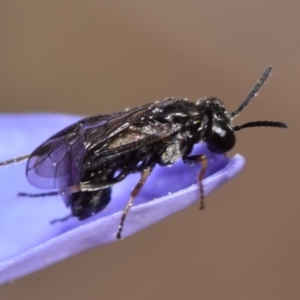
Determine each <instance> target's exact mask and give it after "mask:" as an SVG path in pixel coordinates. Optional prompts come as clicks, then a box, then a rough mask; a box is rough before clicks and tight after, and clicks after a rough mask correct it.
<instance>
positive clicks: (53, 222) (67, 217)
mask: <svg viewBox="0 0 300 300" xmlns="http://www.w3.org/2000/svg"><path fill="white" fill-rule="evenodd" d="M70 218H72V215H67V216H65V217H63V218H60V219H54V220H52V221H50V224H51V225H53V224H55V223H58V222H65V221H67V220H69V219H70Z"/></svg>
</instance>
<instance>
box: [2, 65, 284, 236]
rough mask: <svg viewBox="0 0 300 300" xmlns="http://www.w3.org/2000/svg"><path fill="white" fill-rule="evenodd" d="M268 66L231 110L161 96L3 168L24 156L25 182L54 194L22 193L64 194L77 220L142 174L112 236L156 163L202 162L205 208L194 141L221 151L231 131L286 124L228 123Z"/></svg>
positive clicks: (82, 124)
mask: <svg viewBox="0 0 300 300" xmlns="http://www.w3.org/2000/svg"><path fill="white" fill-rule="evenodd" d="M271 70H272V68H271V67H268V68H267V69H266V70H265V71H264V73H263V75H262V76H261V78H260V79H259V80H258V82H257V83H256V85H255V86H254V87H253V88H252V90H251V91H250V93H249V94H248V96H247V97H246V99H245V100H244V101H243V102H242V104H241V105H240V107H239V108H238V109H237V110H235V111H233V112H232V113H228V112H227V110H226V108H225V106H224V105H223V103H222V102H221V100H219V99H217V98H214V97H205V98H201V99H199V100H197V101H196V102H191V101H189V100H188V99H184V98H175V97H171V98H166V99H164V100H161V101H155V102H153V103H149V104H146V105H142V106H139V107H136V108H132V109H127V110H125V111H121V112H117V113H112V114H105V115H97V116H91V117H88V118H85V119H82V120H80V121H78V122H76V123H75V124H73V125H71V126H68V127H67V128H65V129H63V130H61V131H60V132H58V133H56V134H55V135H53V136H51V137H50V138H49V139H48V140H46V141H45V142H44V143H43V144H41V145H40V146H39V147H38V148H37V149H36V150H34V151H33V152H32V153H31V154H28V155H24V156H20V157H17V158H15V159H11V160H7V161H5V162H2V163H0V166H1V165H7V164H11V163H15V162H19V161H22V160H25V159H28V162H27V166H26V176H27V179H28V181H29V183H30V184H32V185H33V186H35V187H37V188H41V189H56V191H55V192H50V193H43V194H25V193H20V195H22V196H32V197H39V196H48V195H62V196H63V197H64V200H65V202H66V205H67V206H68V207H70V210H71V216H73V217H77V218H78V219H79V220H84V219H86V218H89V217H91V216H93V215H95V214H97V213H98V212H100V211H102V210H103V209H104V208H105V207H106V206H107V205H108V203H109V202H110V200H111V189H112V186H113V185H114V184H116V183H118V182H120V181H122V180H124V179H125V178H126V176H127V175H129V174H131V173H140V179H139V181H138V182H137V184H136V186H135V187H134V188H133V190H132V192H131V194H130V197H129V200H128V203H127V205H126V207H125V208H124V211H123V214H122V217H121V219H120V223H119V228H118V231H117V234H116V237H117V238H118V239H120V238H121V236H122V230H123V226H124V222H125V219H126V215H127V214H128V213H129V210H130V207H131V206H132V205H133V202H134V199H135V197H136V196H137V195H138V194H139V192H140V190H141V188H142V187H143V185H144V183H145V182H146V180H147V178H148V177H149V176H150V174H151V172H152V170H153V168H154V167H155V166H156V165H160V166H168V165H172V164H173V163H174V162H176V161H177V160H178V159H180V158H181V159H182V160H183V162H184V163H185V164H187V165H195V164H199V163H200V164H201V165H202V168H201V169H200V171H199V173H198V178H197V179H198V182H199V189H200V203H201V208H203V199H204V190H203V186H202V179H203V177H204V174H205V170H206V167H207V163H208V161H207V158H206V156H205V155H203V154H201V153H199V155H190V153H191V152H192V149H193V146H194V145H195V144H197V143H199V142H200V141H204V142H205V143H206V144H207V147H208V148H209V149H210V151H211V152H212V153H221V154H222V153H224V154H225V153H226V152H228V151H229V150H231V149H232V148H233V147H234V144H235V133H234V132H235V131H238V130H241V129H244V128H247V127H258V126H269V127H279V128H287V127H288V125H287V124H286V123H284V122H278V121H254V122H249V123H245V124H242V125H237V126H232V120H233V119H234V118H235V117H236V116H237V115H238V114H239V113H240V112H241V111H242V110H243V109H244V108H245V107H246V106H247V105H248V103H249V102H250V100H251V99H253V97H254V96H255V95H256V94H257V92H258V90H259V89H260V88H261V86H262V85H263V84H264V82H265V81H266V79H267V78H268V76H269V75H270V73H271ZM67 218H68V217H67ZM67 218H64V219H67ZM64 219H61V221H63V220H64Z"/></svg>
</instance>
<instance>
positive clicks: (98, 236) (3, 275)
mask: <svg viewBox="0 0 300 300" xmlns="http://www.w3.org/2000/svg"><path fill="white" fill-rule="evenodd" d="M78 119H80V117H78V116H65V115H47V114H32V115H2V116H1V117H0V141H1V149H0V161H3V160H6V159H10V158H12V157H16V156H20V155H23V154H27V153H31V152H32V151H33V150H34V149H35V148H36V147H37V146H39V144H41V143H42V142H43V141H44V140H46V139H47V138H48V137H50V136H51V135H52V134H54V133H56V132H57V131H59V130H60V129H62V128H64V127H66V126H68V125H70V124H71V123H74V122H75V121H77V120H78ZM194 152H195V153H201V154H207V155H208V157H211V153H210V152H209V151H208V150H207V149H206V147H205V145H204V144H199V145H198V146H197V147H195V149H194ZM244 163H245V161H244V158H243V157H241V156H239V155H236V156H234V157H233V158H227V157H225V156H224V155H215V154H214V155H213V157H212V158H211V159H210V161H209V165H208V171H207V172H206V178H205V180H204V181H203V185H204V191H205V194H206V196H207V195H208V194H209V193H211V192H212V191H214V190H215V189H217V188H218V187H220V186H221V185H223V184H224V183H226V182H227V181H229V180H230V179H232V178H233V177H234V176H236V175H237V174H238V173H239V172H240V170H241V169H242V167H243V165H244ZM198 171H199V166H193V167H190V166H186V165H184V164H183V163H182V162H181V161H179V162H177V163H176V164H174V165H173V166H172V167H171V168H161V167H156V168H155V169H154V171H153V174H151V176H150V178H149V179H148V181H147V182H146V184H145V186H144V187H143V189H142V191H141V193H140V195H139V196H138V197H137V199H136V201H135V206H134V207H132V209H131V210H130V212H129V214H128V216H127V218H126V222H125V226H124V230H123V237H127V236H129V235H131V234H133V233H135V232H138V231H140V230H142V229H144V228H146V227H148V226H150V225H152V224H154V223H156V222H159V221H160V220H162V219H163V218H165V217H167V216H170V215H172V214H173V213H175V212H178V211H180V210H182V209H184V208H186V207H188V206H189V205H191V204H193V203H195V202H199V187H198V185H197V183H196V175H197V172H198ZM138 179H139V174H134V175H130V176H129V177H127V178H126V180H124V181H123V182H121V183H119V184H117V185H116V186H114V188H113V194H112V200H111V202H110V204H109V205H108V206H107V208H106V209H105V210H104V211H102V212H101V213H99V214H97V215H96V216H95V217H93V218H90V219H88V220H86V221H85V222H79V221H77V220H76V219H75V218H72V219H70V220H68V221H66V222H61V223H56V224H54V225H51V224H50V221H51V220H54V219H57V218H61V217H64V216H66V215H68V214H69V213H70V212H69V210H68V208H66V207H65V206H64V203H63V201H62V200H61V199H60V197H43V198H26V197H25V198H24V197H17V196H16V195H17V192H29V193H35V192H41V190H37V189H35V188H33V187H31V186H30V185H29V183H28V182H27V180H26V176H25V163H20V164H16V165H10V166H7V167H3V168H1V169H0V185H1V198H0V284H3V283H5V282H8V281H10V280H14V279H16V278H19V277H21V276H24V275H26V274H29V273H32V272H34V271H36V270H39V269H42V268H45V267H46V266H49V265H51V264H54V263H56V262H58V261H60V260H63V259H66V258H68V257H71V256H74V255H76V254H77V253H80V252H82V251H85V250H87V249H91V248H93V247H96V246H100V245H104V244H107V243H110V242H114V241H116V238H115V234H116V231H117V228H118V225H119V222H120V217H121V214H122V210H123V209H124V207H125V205H126V203H127V201H128V196H129V194H130V191H131V189H132V187H133V186H134V185H135V184H136V182H137V181H138Z"/></svg>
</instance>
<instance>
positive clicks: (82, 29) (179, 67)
mask: <svg viewBox="0 0 300 300" xmlns="http://www.w3.org/2000/svg"><path fill="white" fill-rule="evenodd" d="M299 27H300V2H297V1H279V0H277V1H272V0H269V1H267V0H266V1H261V0H260V1H258V0H254V1H238V0H230V1H221V0H219V1H211V0H201V1H200V0H199V1H182V0H177V1H171V0H162V1H157V0H152V1H138V0H130V1H128V0H123V1H79V0H72V1H67V0H51V1H49V0H48V1H47V0H46V1H37V0H31V1H14V0H12V1H4V0H0V45H1V46H0V97H1V108H0V110H1V112H26V111H36V112H40V111H46V112H64V113H75V114H84V115H88V114H100V113H107V112H112V111H116V110H122V109H124V108H125V107H133V106H137V105H140V104H143V103H147V102H151V101H153V100H155V99H161V98H164V97H166V96H182V97H189V98H190V99H193V100H196V99H198V98H200V97H202V96H217V97H220V98H221V99H223V100H224V101H225V103H226V104H227V106H228V108H229V110H234V109H235V108H237V106H238V105H239V104H240V103H241V101H242V100H243V99H244V97H245V96H246V95H247V93H248V92H249V90H250V88H251V87H252V86H253V85H254V83H255V81H256V80H257V79H258V78H259V76H260V75H261V73H262V72H263V70H264V69H265V67H267V66H268V65H269V64H271V65H273V66H274V70H273V74H274V76H272V78H270V80H268V82H267V84H266V86H264V87H263V89H262V91H261V92H260V95H259V98H256V99H255V101H254V103H252V104H251V105H250V106H249V107H248V108H247V110H245V111H244V112H243V113H242V115H241V116H240V117H239V118H238V120H237V121H236V124H237V123H242V122H246V121H252V120H261V119H262V120H264V119H270V120H284V121H286V122H288V123H289V125H290V127H291V128H290V129H289V130H286V131H284V130H276V129H269V128H261V129H260V128H257V129H246V130H245V131H242V132H239V133H238V143H237V145H236V147H235V150H234V151H233V152H232V153H236V152H238V153H241V154H242V155H244V156H245V157H246V158H247V164H246V167H245V169H244V171H243V172H242V174H241V175H240V176H238V178H236V179H235V180H234V181H232V182H231V183H230V184H228V185H226V186H225V187H223V188H222V189H220V190H219V191H218V192H216V193H215V194H214V195H212V196H210V197H209V200H207V209H206V210H205V211H204V212H201V213H199V211H198V209H197V206H194V207H191V208H190V209H188V210H186V211H183V212H181V213H179V214H177V215H175V216H173V217H171V218H169V219H167V220H165V221H164V222H162V223H160V224H157V225H156V226H153V227H151V228H149V229H147V230H145V231H143V232H140V233H139V234H137V235H135V236H133V237H131V238H128V239H126V240H124V241H122V242H118V243H114V244H112V245H109V246H107V247H103V248H99V249H95V250H93V251H90V252H88V253H84V254H82V255H79V256H77V257H75V258H72V259H70V260H68V261H65V262H62V263H59V264H57V265H54V266H52V267H50V268H47V269H45V270H42V271H40V272H38V273H36V274H33V275H30V276H28V277H26V278H23V279H20V280H17V281H16V282H15V283H14V284H11V285H6V286H3V287H1V288H0V299H3V300H4V299H5V300H12V299H24V300H25V299H26V300H27V299H31V300H32V299H43V300H44V299H45V300H47V299H51V300H53V299H72V300H77V299H80V300H81V299H90V300H93V299H132V300H133V299H172V300H174V299H299V298H300V242H299V227H300V217H299V216H300V203H299V202H300V201H299V183H298V178H299V158H298V156H297V154H298V152H299V145H300V144H299V129H298V128H299V124H300V121H299V108H300V99H299V98H300V93H299V86H300V84H299V81H300V78H299V77H300V76H299V75H300V34H299Z"/></svg>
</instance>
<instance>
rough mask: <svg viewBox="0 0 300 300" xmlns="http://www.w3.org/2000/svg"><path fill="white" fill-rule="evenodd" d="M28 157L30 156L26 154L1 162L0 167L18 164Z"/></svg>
mask: <svg viewBox="0 0 300 300" xmlns="http://www.w3.org/2000/svg"><path fill="white" fill-rule="evenodd" d="M29 156H30V154H26V155H23V156H19V157H16V158H13V159H9V160H6V161H2V162H0V166H6V165H10V164H15V163H18V162H20V161H22V160H25V159H27V158H29Z"/></svg>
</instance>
